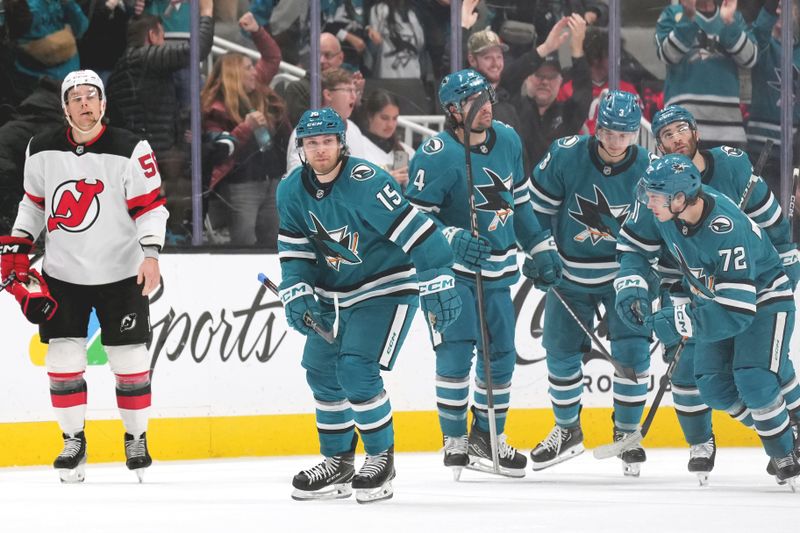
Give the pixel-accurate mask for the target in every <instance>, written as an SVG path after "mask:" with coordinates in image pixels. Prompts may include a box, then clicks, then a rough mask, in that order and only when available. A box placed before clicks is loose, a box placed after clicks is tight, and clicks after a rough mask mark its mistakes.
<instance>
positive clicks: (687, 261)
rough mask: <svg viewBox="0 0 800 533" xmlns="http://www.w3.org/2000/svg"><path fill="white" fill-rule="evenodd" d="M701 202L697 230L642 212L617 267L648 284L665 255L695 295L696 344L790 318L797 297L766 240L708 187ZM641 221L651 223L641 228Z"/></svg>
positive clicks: (625, 235)
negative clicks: (761, 318) (759, 321)
mask: <svg viewBox="0 0 800 533" xmlns="http://www.w3.org/2000/svg"><path fill="white" fill-rule="evenodd" d="M703 195H704V199H705V208H704V210H703V215H702V217H701V219H700V221H699V222H698V223H697V224H695V225H693V226H688V225H686V224H685V223H683V222H682V221H674V220H670V221H667V222H660V221H658V219H656V218H655V215H653V213H652V212H651V211H650V210H648V209H647V208H645V207H644V206H642V205H641V204H638V205H639V206H640V208H638V209H636V210H635V212H634V214H633V216H632V218H631V220H630V224H628V223H626V225H625V227H624V228H623V230H622V232H621V234H620V244H619V250H620V255H619V262H620V269H621V271H624V272H625V273H626V274H634V273H635V274H638V275H641V276H644V275H645V274H646V273H647V272H648V269H649V268H650V265H651V264H652V262H653V261H655V260H656V259H657V258H658V256H659V254H660V252H661V250H662V247H663V248H664V249H666V250H667V251H668V252H669V253H670V255H672V257H673V259H674V260H675V262H676V264H677V265H678V267H679V269H680V271H681V273H682V284H683V286H684V287H688V288H690V292H691V297H692V300H693V304H692V307H691V309H689V310H688V313H689V314H690V318H691V321H692V324H693V329H694V333H693V336H694V337H699V338H702V339H703V341H708V342H712V341H716V340H722V339H727V338H730V337H733V336H735V335H737V334H738V333H741V332H742V331H744V330H745V329H747V327H748V326H749V325H750V323H751V322H752V320H753V317H754V316H755V314H756V312H758V313H775V312H780V311H793V310H794V297H793V294H792V286H791V282H790V281H789V278H788V276H787V275H786V273H785V272H784V270H783V266H782V264H781V259H780V257H779V256H778V252H777V251H776V250H775V247H774V246H773V245H772V243H771V242H770V241H769V238H768V237H767V235H766V234H765V232H764V231H763V230H762V229H761V228H759V227H758V225H757V224H756V223H755V222H754V221H753V220H751V219H750V218H749V217H747V215H745V214H744V213H742V211H741V210H739V208H738V207H737V206H736V204H735V203H734V202H733V201H732V200H731V199H730V198H728V197H727V196H725V195H724V194H721V193H720V192H718V191H716V190H715V189H713V188H712V187H710V186H704V187H703ZM640 218H643V219H649V220H645V221H644V223H641V224H637V222H638V219H640ZM634 227H635V228H636V230H637V231H636V232H635V231H633V229H632V228H634Z"/></svg>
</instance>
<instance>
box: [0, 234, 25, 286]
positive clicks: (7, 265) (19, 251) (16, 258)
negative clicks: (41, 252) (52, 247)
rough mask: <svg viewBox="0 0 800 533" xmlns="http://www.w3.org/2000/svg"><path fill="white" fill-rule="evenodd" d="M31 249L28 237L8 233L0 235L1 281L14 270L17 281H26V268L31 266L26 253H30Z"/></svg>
mask: <svg viewBox="0 0 800 533" xmlns="http://www.w3.org/2000/svg"><path fill="white" fill-rule="evenodd" d="M31 250H33V241H31V240H30V239H27V238H25V237H12V236H10V235H4V236H2V237H0V276H2V278H3V281H5V280H7V279H8V277H9V276H10V275H11V273H12V272H15V273H16V278H17V280H18V281H20V282H22V283H27V281H28V270H30V268H31V261H30V259H28V254H29V253H31Z"/></svg>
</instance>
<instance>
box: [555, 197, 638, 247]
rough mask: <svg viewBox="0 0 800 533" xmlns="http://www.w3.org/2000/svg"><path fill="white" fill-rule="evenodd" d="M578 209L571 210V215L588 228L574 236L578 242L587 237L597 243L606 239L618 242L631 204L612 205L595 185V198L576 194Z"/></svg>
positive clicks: (594, 243) (593, 243)
mask: <svg viewBox="0 0 800 533" xmlns="http://www.w3.org/2000/svg"><path fill="white" fill-rule="evenodd" d="M575 202H576V203H577V204H578V210H577V211H573V210H572V209H570V210H569V216H571V217H572V219H573V220H575V221H576V222H578V223H579V224H581V225H583V226H584V227H585V228H586V229H585V230H583V231H581V232H580V233H578V234H577V235H575V237H573V238H574V239H575V241H577V242H584V241H586V240H587V239H589V241H590V242H591V243H592V245H596V244H597V243H599V242H601V241H603V240H606V241H612V242H616V240H617V237H616V236H617V235H618V234H619V229H620V228H621V227H622V225H623V224H624V223H625V220H627V218H628V215H629V214H630V204H621V205H610V204H609V203H608V199H607V198H606V196H605V194H603V191H602V190H600V188H599V187H598V186H597V185H594V200H591V199H588V198H584V197H583V196H581V195H579V194H576V195H575Z"/></svg>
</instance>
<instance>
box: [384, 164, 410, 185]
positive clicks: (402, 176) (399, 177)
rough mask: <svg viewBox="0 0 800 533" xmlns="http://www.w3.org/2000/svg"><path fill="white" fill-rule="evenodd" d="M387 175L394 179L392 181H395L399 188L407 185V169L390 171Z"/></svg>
mask: <svg viewBox="0 0 800 533" xmlns="http://www.w3.org/2000/svg"><path fill="white" fill-rule="evenodd" d="M389 174H391V176H392V177H393V178H394V181H396V182H397V184H398V185H400V186H401V187H405V186H406V185H408V167H403V168H397V169H395V170H390V171H389Z"/></svg>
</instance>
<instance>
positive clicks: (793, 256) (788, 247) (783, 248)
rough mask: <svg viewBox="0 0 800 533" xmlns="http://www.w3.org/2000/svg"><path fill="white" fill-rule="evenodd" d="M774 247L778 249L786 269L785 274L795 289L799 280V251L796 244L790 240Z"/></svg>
mask: <svg viewBox="0 0 800 533" xmlns="http://www.w3.org/2000/svg"><path fill="white" fill-rule="evenodd" d="M775 249H776V250H778V255H779V256H780V258H781V263H783V269H784V270H785V271H786V275H787V276H789V281H791V282H792V289H796V288H797V282H798V281H800V252H798V251H797V245H796V244H795V243H793V242H790V243H788V244H780V245H778V246H776V247H775Z"/></svg>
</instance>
